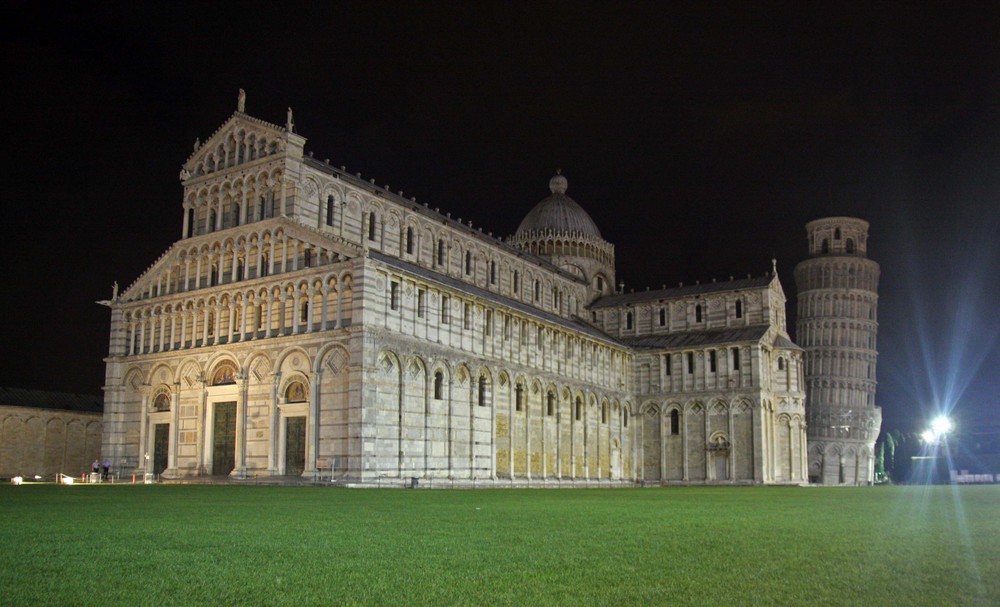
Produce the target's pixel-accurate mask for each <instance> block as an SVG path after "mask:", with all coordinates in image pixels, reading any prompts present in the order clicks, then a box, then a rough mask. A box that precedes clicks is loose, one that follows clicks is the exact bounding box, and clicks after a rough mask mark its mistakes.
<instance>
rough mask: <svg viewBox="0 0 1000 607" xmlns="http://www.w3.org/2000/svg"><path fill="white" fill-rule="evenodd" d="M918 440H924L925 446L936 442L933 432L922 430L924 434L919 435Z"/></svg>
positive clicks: (935, 435)
mask: <svg viewBox="0 0 1000 607" xmlns="http://www.w3.org/2000/svg"><path fill="white" fill-rule="evenodd" d="M920 438H922V439H924V442H925V443H927V444H930V443H936V442H937V438H938V437H937V434H934V431H933V430H924V433H923V434H921V435H920Z"/></svg>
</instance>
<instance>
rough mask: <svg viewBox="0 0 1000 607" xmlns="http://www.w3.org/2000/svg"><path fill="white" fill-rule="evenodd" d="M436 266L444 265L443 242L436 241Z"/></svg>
mask: <svg viewBox="0 0 1000 607" xmlns="http://www.w3.org/2000/svg"><path fill="white" fill-rule="evenodd" d="M437 265H439V266H443V265H444V240H439V241H438V254H437Z"/></svg>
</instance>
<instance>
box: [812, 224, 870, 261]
mask: <svg viewBox="0 0 1000 607" xmlns="http://www.w3.org/2000/svg"><path fill="white" fill-rule="evenodd" d="M806 232H807V233H808V234H809V255H810V256H811V257H816V256H819V255H855V256H858V257H867V256H868V222H867V221H865V220H864V219H858V218H856V217H824V218H822V219H816V220H814V221H810V222H809V223H807V224H806Z"/></svg>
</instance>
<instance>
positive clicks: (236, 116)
mask: <svg viewBox="0 0 1000 607" xmlns="http://www.w3.org/2000/svg"><path fill="white" fill-rule="evenodd" d="M237 123H238V124H240V125H241V126H245V127H246V128H247V129H250V130H254V131H257V132H260V133H264V132H267V133H268V134H269V135H271V136H274V137H276V138H280V137H284V134H285V127H282V126H278V125H277V124H272V123H270V122H267V121H266V120H261V119H260V118H254V117H253V116H250V115H249V114H244V113H243V112H233V114H232V115H231V116H230V117H229V118H228V119H226V121H225V122H223V123H222V126H220V127H219V128H217V129H215V132H214V133H212V134H211V135H209V137H208V139H206V140H205V141H204V142H202V143H201V145H199V146H198V149H196V150H194V151H193V152H191V155H190V156H188V157H187V160H185V161H184V164H183V166H184V167H185V168H188V169H193V168H194V166H195V165H196V164H197V161H198V160H200V158H201V157H202V156H204V155H206V154H208V153H209V152H211V151H212V150H213V149H214V148H215V144H216V142H215V139H216V138H218V137H219V135H220V134H221V133H224V132H226V131H227V130H228V129H229V127H230V126H232V125H236V124H237Z"/></svg>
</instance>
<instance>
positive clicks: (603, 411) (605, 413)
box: [601, 403, 608, 424]
mask: <svg viewBox="0 0 1000 607" xmlns="http://www.w3.org/2000/svg"><path fill="white" fill-rule="evenodd" d="M601 423H602V424H606V423H608V403H604V404H602V405H601Z"/></svg>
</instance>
